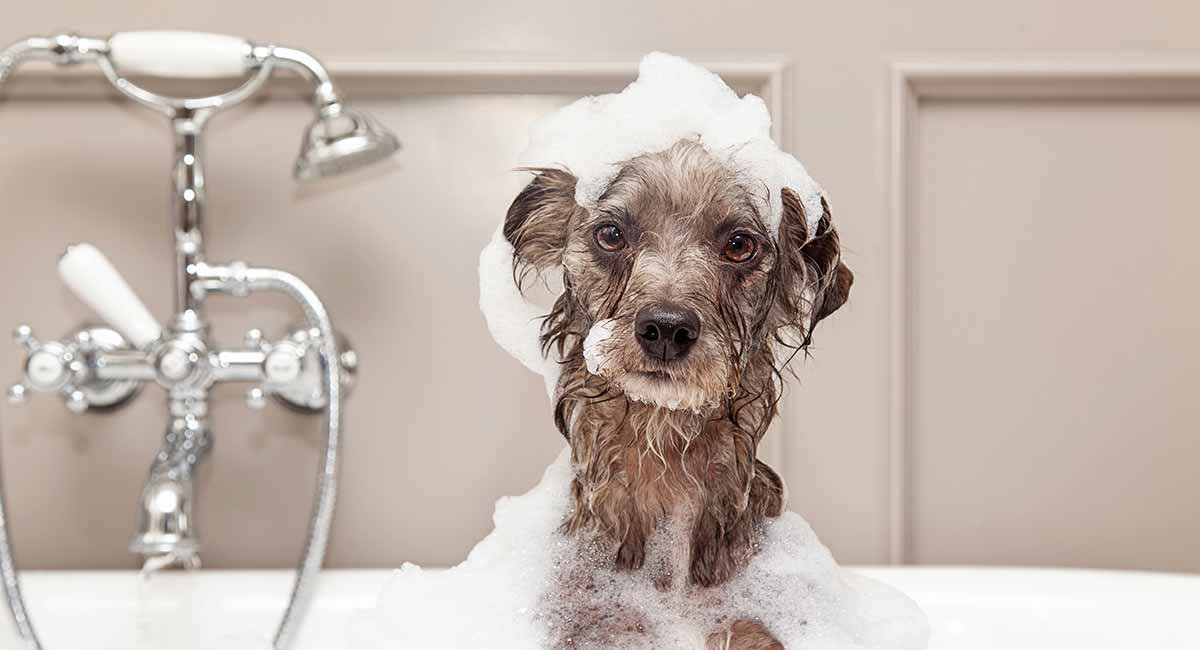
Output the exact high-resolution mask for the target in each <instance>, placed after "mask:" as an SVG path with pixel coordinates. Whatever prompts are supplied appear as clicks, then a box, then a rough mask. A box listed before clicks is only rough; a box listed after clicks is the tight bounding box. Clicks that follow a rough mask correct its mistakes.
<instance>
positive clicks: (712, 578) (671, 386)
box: [504, 140, 853, 650]
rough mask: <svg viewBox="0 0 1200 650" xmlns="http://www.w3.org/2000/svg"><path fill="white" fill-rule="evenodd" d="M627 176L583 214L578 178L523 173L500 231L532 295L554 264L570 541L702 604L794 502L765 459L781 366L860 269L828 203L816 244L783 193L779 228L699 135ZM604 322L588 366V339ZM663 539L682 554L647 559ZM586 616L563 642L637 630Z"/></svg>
mask: <svg viewBox="0 0 1200 650" xmlns="http://www.w3.org/2000/svg"><path fill="white" fill-rule="evenodd" d="M619 169H620V171H619V173H618V174H617V175H616V177H615V178H614V179H613V180H612V181H611V182H610V183H609V185H608V187H607V189H606V190H605V192H604V193H603V194H602V196H601V197H600V198H599V200H598V202H597V205H596V206H595V207H592V208H584V207H581V206H580V205H578V204H577V203H576V200H575V186H576V179H575V177H574V176H573V175H572V174H571V173H570V172H569V171H567V170H562V169H550V168H541V169H532V170H529V171H531V172H533V174H534V176H533V180H532V181H531V182H530V183H529V184H528V185H527V186H526V187H525V189H524V190H523V191H522V192H521V193H520V194H519V195H518V196H517V198H516V200H515V201H514V202H513V204H512V206H511V207H510V209H509V211H508V215H507V219H506V222H505V225H504V234H505V236H506V238H507V239H508V240H509V242H510V243H512V245H513V247H514V249H515V251H516V255H515V266H514V269H513V272H514V273H515V274H516V276H517V278H518V281H519V282H520V283H522V287H524V286H526V283H528V282H529V281H531V280H532V279H534V278H536V277H537V276H539V275H540V274H541V273H543V272H547V271H549V270H551V269H558V268H561V269H562V272H563V278H562V280H563V285H564V291H563V292H562V294H561V295H560V296H559V298H558V299H557V301H556V302H555V304H554V306H553V308H552V310H551V312H550V314H549V315H548V316H547V317H546V319H545V321H544V324H543V328H542V343H543V346H544V348H545V350H546V351H547V353H551V352H552V353H554V354H557V355H558V356H559V358H561V359H562V374H561V378H560V380H559V382H558V386H557V390H556V396H555V406H554V419H555V423H556V425H557V427H558V429H559V431H560V432H561V433H562V435H563V436H564V437H565V438H566V439H567V441H568V443H569V444H570V446H571V460H572V465H573V468H574V472H575V477H574V481H573V483H572V487H571V497H572V502H571V504H570V509H569V511H568V515H567V518H566V520H565V521H564V522H563V524H562V531H563V532H564V534H566V535H568V536H570V537H572V538H575V539H578V540H580V541H581V542H582V543H583V544H584V545H586V546H587V548H590V549H592V551H590V552H592V553H596V554H598V555H599V557H601V558H602V560H603V561H604V562H607V563H609V564H610V565H611V568H615V569H616V570H619V571H628V572H642V573H644V574H645V575H646V579H647V580H653V581H654V583H655V584H656V585H657V586H658V588H659V589H660V590H668V589H685V590H692V591H694V592H695V593H696V594H697V597H698V598H702V597H703V594H704V592H705V590H709V591H713V590H711V588H712V587H716V586H718V585H721V584H722V583H724V582H726V581H728V580H729V579H730V578H731V577H733V576H734V575H736V573H737V572H738V571H739V570H740V569H741V568H742V567H744V566H745V565H746V563H747V562H748V561H749V559H750V557H751V556H752V554H753V552H754V546H755V541H756V535H757V533H758V530H759V526H760V525H761V523H762V522H763V521H764V520H765V519H766V518H770V517H776V516H778V515H779V514H780V513H781V512H782V511H783V509H784V505H785V504H784V500H785V489H784V485H783V481H782V480H781V479H780V477H779V476H778V475H777V474H776V473H775V472H774V471H773V470H772V469H771V468H770V467H768V466H767V465H766V464H765V463H763V462H762V461H760V460H758V459H757V457H756V450H757V447H758V444H759V442H760V441H761V440H762V438H763V435H764V434H765V432H766V431H767V428H768V426H769V425H770V423H771V421H772V420H773V419H774V418H775V416H776V414H777V407H778V403H779V396H780V390H781V388H782V383H783V373H784V372H785V371H786V369H787V363H788V361H790V360H791V358H792V357H793V356H795V355H796V353H797V352H801V351H804V350H805V349H806V347H807V346H808V344H809V342H810V340H811V335H812V330H813V327H814V326H815V325H816V324H817V323H818V322H819V321H821V320H822V319H824V318H825V317H827V316H828V315H829V314H831V313H832V312H833V311H834V310H836V309H837V308H838V307H840V306H841V305H842V304H843V303H844V302H845V301H846V298H847V296H848V294H849V290H850V286H851V283H852V282H853V275H852V274H851V273H850V271H849V269H847V268H846V266H845V265H844V264H843V263H842V261H841V250H840V246H839V241H838V234H837V231H836V230H835V229H834V227H833V224H832V221H831V218H830V214H829V210H828V206H827V205H826V204H824V202H822V204H823V206H824V208H825V209H824V214H822V215H820V218H819V220H818V222H817V224H816V226H815V232H812V233H810V232H809V226H808V219H807V215H806V214H805V213H804V208H803V206H802V205H801V202H800V200H799V199H798V197H797V195H796V194H795V193H793V192H792V191H791V190H789V189H786V188H785V189H783V191H782V196H781V197H780V198H781V200H782V204H783V215H782V222H781V224H780V226H779V230H778V236H775V235H774V234H773V233H772V232H771V231H770V230H769V228H768V226H767V225H766V223H765V221H764V219H763V215H762V214H760V211H759V208H758V207H756V206H759V205H761V204H762V201H761V200H756V198H761V197H756V196H755V195H754V192H756V191H759V192H761V191H762V188H761V187H759V186H755V185H753V184H749V183H746V182H744V181H743V180H742V179H741V178H740V177H739V175H738V173H737V171H736V170H735V169H732V168H730V167H729V166H728V165H727V164H726V163H723V162H722V161H720V160H719V159H717V158H716V157H714V156H713V155H711V154H710V153H709V152H708V151H707V150H706V149H704V147H703V146H701V145H700V144H699V143H698V142H696V141H694V140H681V141H679V142H678V143H676V144H675V145H674V146H672V147H670V148H669V149H667V150H665V151H662V152H656V153H650V154H644V155H640V156H637V157H635V158H633V159H631V160H628V161H625V162H624V163H623V164H622V165H620V167H619ZM647 314H649V316H647ZM656 314H657V315H661V314H666V316H663V317H661V318H659V319H658V320H655V318H656ZM609 319H611V321H612V325H613V333H612V336H611V337H610V338H609V339H608V340H607V341H605V342H604V343H603V344H602V352H603V355H602V356H603V359H604V363H603V364H602V366H601V367H600V368H599V369H598V371H597V373H596V374H593V373H592V372H589V370H588V368H587V366H586V364H585V359H584V341H585V338H586V337H587V335H588V333H589V331H590V330H591V328H592V327H593V325H594V324H596V323H597V322H599V321H602V320H609ZM655 323H658V324H659V325H662V327H659V326H658V325H655ZM680 323H684V324H683V325H680ZM676 326H678V327H677V328H676V329H672V328H673V327H676ZM654 332H657V335H658V337H662V336H664V335H670V336H673V337H674V338H673V339H671V340H665V341H664V340H663V339H662V338H654V339H653V340H651V338H650V335H651V334H652V333H654ZM664 528H667V529H671V530H670V531H669V533H670V534H667V535H665V536H664V535H663V532H662V531H663V530H664ZM656 536H657V537H658V538H661V539H668V540H674V541H671V542H668V543H669V544H674V545H676V546H679V547H681V548H677V549H674V550H675V552H673V553H670V552H668V553H659V554H657V556H658V557H659V558H660V559H656V560H655V564H656V565H655V566H647V553H648V552H647V549H648V546H649V545H650V543H651V540H652V538H655V537H656ZM661 558H677V559H676V560H675V561H674V563H675V564H677V565H678V566H671V564H672V560H670V559H661ZM573 570H574V571H576V572H578V571H580V569H579V568H578V567H576V568H575V569H573ZM572 580H574V581H575V582H576V583H579V581H581V580H582V581H586V580H587V576H581V575H575V576H573V577H572ZM580 611H581V612H583V611H593V610H590V609H588V608H586V607H584V606H581V607H580ZM577 620H578V621H579V624H578V625H577V626H576V627H577V629H574V630H563V631H560V632H559V633H558V635H557V636H556V638H555V640H554V641H553V643H554V647H605V645H606V643H611V642H612V640H613V639H614V638H616V636H623V637H629V636H631V635H632V636H635V637H636V636H637V635H639V634H644V633H645V626H644V625H643V623H642V622H640V621H638V620H635V619H631V618H630V617H627V616H620V615H616V614H615V613H613V612H607V613H604V612H601V613H600V614H596V613H595V612H594V611H593V616H592V617H590V619H589V617H586V616H581V617H577ZM588 620H590V622H586V623H585V621H588ZM606 626H608V627H610V628H612V629H605V628H606ZM704 634H705V637H706V644H705V646H706V648H708V649H709V650H717V649H720V650H758V649H764V650H765V649H768V648H781V647H782V646H781V645H780V644H779V643H778V641H776V640H775V639H774V638H772V637H771V635H770V634H769V633H768V632H767V630H766V627H765V626H764V622H760V621H746V620H742V621H731V622H729V623H728V624H725V625H723V626H722V627H721V628H720V629H713V630H706V631H705V632H704ZM588 639H592V640H593V641H588ZM648 647H649V646H648Z"/></svg>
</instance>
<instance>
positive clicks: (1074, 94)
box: [884, 56, 1200, 564]
mask: <svg viewBox="0 0 1200 650" xmlns="http://www.w3.org/2000/svg"><path fill="white" fill-rule="evenodd" d="M887 70H888V75H887V83H888V90H889V103H888V106H887V110H888V116H887V120H886V122H887V125H888V126H887V130H886V138H885V146H886V150H887V152H888V153H887V163H886V165H887V170H886V176H887V183H886V184H885V187H886V192H887V196H886V197H885V202H884V205H885V206H886V209H887V211H888V216H889V221H888V226H889V237H890V245H889V255H890V257H891V260H890V271H891V283H890V305H889V315H890V317H891V332H890V336H889V347H890V349H891V352H890V359H889V373H888V374H889V386H890V388H889V396H888V399H889V409H888V420H889V422H888V474H889V476H888V491H889V494H888V540H887V542H888V543H887V548H888V560H889V562H891V563H892V564H905V563H908V562H910V561H911V558H910V551H911V548H910V547H911V530H910V514H911V513H910V510H911V502H910V494H909V491H910V478H911V476H910V474H911V462H912V449H911V443H912V431H911V404H910V394H909V390H908V388H909V383H910V381H911V374H910V363H911V358H910V357H911V354H910V352H911V344H912V340H911V331H910V329H911V328H910V320H911V311H910V310H911V300H910V294H911V292H912V291H913V289H914V287H913V286H912V283H911V280H910V278H909V267H908V250H909V234H910V233H909V225H910V211H911V210H912V208H913V206H912V193H913V188H914V187H915V182H914V179H916V178H917V177H918V176H917V175H918V174H919V172H920V170H918V169H915V168H914V161H913V160H912V148H913V144H914V143H915V142H917V141H918V138H919V137H920V134H919V132H918V127H917V121H918V120H917V118H918V116H919V113H920V110H921V103H922V102H925V101H931V100H933V101H937V100H943V101H953V100H970V101H1037V100H1080V101H1123V100H1124V101H1130V100H1137V101H1155V100H1168V101H1169V100H1185V99H1200V60H1196V59H1147V58H1134V57H1130V58H1127V59H1124V60H1121V61H1105V60H1080V59H1065V58H1059V59H1049V60H1029V59H1023V58H1016V57H1003V56H999V57H991V58H987V59H979V58H965V57H951V58H932V59H920V58H896V59H893V60H891V61H890V62H889V63H888V68H887Z"/></svg>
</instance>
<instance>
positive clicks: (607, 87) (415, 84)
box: [0, 58, 787, 143]
mask: <svg viewBox="0 0 1200 650" xmlns="http://www.w3.org/2000/svg"><path fill="white" fill-rule="evenodd" d="M696 62H697V63H698V64H700V65H703V66H704V67H706V68H708V69H709V70H712V71H713V72H716V73H717V74H719V75H721V77H722V78H723V79H725V81H726V82H727V83H728V84H729V85H730V86H732V87H733V88H734V89H736V90H737V91H738V92H741V93H745V92H751V93H754V94H756V95H758V96H759V97H762V99H763V101H765V102H766V103H767V108H768V109H769V110H770V112H771V116H772V118H773V124H772V136H773V137H774V138H775V140H776V141H777V142H780V143H783V142H784V139H783V137H784V135H785V129H784V121H785V117H786V110H785V97H784V82H785V77H786V71H787V63H786V61H784V60H782V59H774V58H764V59H757V60H749V59H748V60H737V61H734V60H728V61H720V60H703V59H697V61H696ZM327 67H328V68H329V71H330V73H331V74H332V75H333V78H334V79H335V80H336V81H337V84H338V85H339V86H340V87H341V88H342V89H343V90H344V91H345V92H346V94H347V95H349V96H351V97H352V98H354V97H358V98H365V99H386V98H393V97H402V96H406V95H425V94H535V95H544V94H578V95H589V94H600V93H607V92H614V91H617V90H620V89H621V88H623V87H624V86H625V85H626V84H628V83H629V82H631V81H633V80H634V79H635V78H636V77H637V67H638V63H637V60H634V59H630V60H625V61H533V60H530V61H478V60H444V61H405V60H386V59H364V60H342V61H338V60H332V61H331V62H329V63H328V64H327ZM133 79H134V80H135V81H138V82H144V81H145V80H144V79H138V78H137V77H134V78H133ZM205 83H206V86H205V88H204V90H203V91H202V92H216V91H218V90H219V89H227V88H228V85H224V86H222V85H217V86H215V87H214V86H212V85H211V82H205ZM153 88H154V89H155V90H160V91H162V92H168V93H177V94H183V93H185V92H189V90H188V89H190V92H191V93H193V94H194V93H196V88H197V86H196V85H195V84H192V85H188V84H187V83H181V82H178V81H173V80H156V81H155V82H154V85H153ZM305 90H306V85H305V84H304V83H303V82H301V81H300V80H299V79H298V78H293V77H292V75H289V74H287V73H284V74H281V75H279V77H278V78H277V79H274V80H272V82H271V83H270V85H269V87H268V88H267V90H266V91H265V92H266V95H265V96H266V97H272V96H274V97H278V96H280V95H283V96H292V97H294V98H297V99H301V98H303V97H305ZM118 96H119V95H118V94H117V93H116V92H115V91H114V90H113V89H112V88H111V87H110V86H109V84H108V82H107V81H106V80H105V79H104V77H103V75H101V74H100V73H99V71H98V70H96V69H95V68H94V67H88V66H81V67H78V68H69V69H61V68H54V67H51V66H49V65H46V64H41V63H31V64H29V65H27V66H25V67H22V68H21V69H20V70H19V71H18V72H17V73H16V74H15V75H14V76H13V77H12V78H11V79H10V80H9V82H8V83H6V85H5V86H4V89H3V91H2V92H0V100H4V99H15V100H21V99H43V100H44V99H61V100H68V99H71V100H84V99H107V98H114V97H118Z"/></svg>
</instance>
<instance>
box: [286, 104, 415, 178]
mask: <svg viewBox="0 0 1200 650" xmlns="http://www.w3.org/2000/svg"><path fill="white" fill-rule="evenodd" d="M332 108H333V110H329V108H327V109H326V110H323V111H321V114H320V115H318V116H317V119H316V120H315V121H313V123H312V124H310V125H309V127H308V129H307V130H306V131H305V132H304V139H303V140H302V141H301V143H300V155H299V157H297V158H296V168H295V172H294V175H295V177H296V179H297V180H301V181H308V180H313V179H317V178H324V177H327V176H334V175H337V174H341V173H343V172H348V171H351V170H355V169H359V168H361V167H366V166H367V165H370V164H372V163H376V162H379V161H381V160H384V159H386V158H387V157H388V156H390V155H392V154H393V153H395V152H396V151H397V150H399V149H400V141H399V140H398V139H397V138H396V136H395V134H393V133H392V132H391V131H389V130H388V129H387V128H386V127H384V126H383V125H382V124H380V123H379V122H378V121H377V120H375V119H374V118H372V117H371V116H370V115H367V114H366V113H363V112H360V111H354V110H350V109H348V108H345V107H344V106H342V105H341V104H335V105H334V107H332Z"/></svg>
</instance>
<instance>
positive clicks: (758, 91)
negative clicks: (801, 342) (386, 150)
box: [0, 57, 791, 476]
mask: <svg viewBox="0 0 1200 650" xmlns="http://www.w3.org/2000/svg"><path fill="white" fill-rule="evenodd" d="M695 61H696V63H698V64H699V65H702V66H704V67H706V68H707V69H709V70H711V71H713V72H715V73H717V74H719V75H720V76H721V77H722V78H723V79H724V80H725V81H726V83H728V84H729V85H730V86H731V87H733V88H734V89H735V90H737V91H738V92H739V93H747V92H749V93H753V94H755V95H758V96H759V97H761V98H762V99H763V101H764V102H766V104H767V108H768V110H769V111H770V113H771V117H772V124H771V135H772V137H773V138H774V139H775V141H776V142H778V143H780V146H782V147H784V148H786V143H787V141H786V139H785V137H786V133H787V131H786V120H787V116H788V111H787V105H786V100H787V97H786V89H785V83H786V77H787V69H788V63H787V62H786V61H785V60H783V59H779V58H773V57H762V58H756V59H752V58H747V59H742V60H706V59H703V58H697V59H695ZM326 64H327V67H328V69H329V71H330V74H331V75H332V76H333V78H334V80H335V81H336V82H337V84H338V86H339V87H340V88H341V89H342V90H343V92H345V93H346V95H347V96H348V97H350V98H351V100H352V101H353V100H355V99H365V100H381V99H382V100H386V99H394V98H401V97H405V96H412V95H438V94H442V95H448V94H455V95H463V94H467V95H471V94H519V95H547V94H555V95H559V94H564V95H592V94H601V93H609V92H615V91H618V90H620V89H621V88H623V87H625V85H627V84H628V83H629V82H631V81H633V80H634V79H635V78H636V77H637V69H638V59H636V58H630V59H626V60H610V61H598V60H592V61H546V60H508V61H499V60H497V61H482V60H453V59H451V60H399V59H396V60H390V59H359V60H354V59H344V60H337V59H336V58H331V59H330V60H329V61H327V62H326ZM132 80H133V81H134V82H136V83H139V84H146V85H147V86H148V87H150V88H152V89H154V90H155V91H157V92H162V93H166V94H174V95H197V94H205V93H218V92H223V91H225V90H228V89H229V87H230V85H229V83H228V82H225V83H222V82H220V81H218V82H215V83H214V82H210V81H204V82H181V81H178V80H164V79H153V80H147V79H143V78H138V77H133V78H132ZM308 88H309V87H308V85H307V84H306V83H305V82H303V81H302V80H301V79H300V78H299V77H297V76H295V75H292V74H288V73H286V72H284V73H283V74H279V75H277V77H276V78H274V79H272V81H271V82H270V83H269V84H268V86H267V88H266V89H265V90H264V91H263V94H262V97H263V98H264V99H279V98H286V99H293V100H296V101H307V98H308V92H309V90H308ZM39 100H40V101H47V100H49V101H117V102H121V103H122V104H123V105H128V106H129V107H130V108H129V110H133V111H141V110H142V109H141V108H139V107H137V106H134V105H133V103H132V102H128V101H127V100H125V99H124V98H123V97H122V96H121V95H120V94H119V93H118V92H117V91H116V90H115V89H113V88H112V86H111V85H110V84H109V83H108V81H107V80H106V79H105V78H104V76H103V75H102V74H101V73H100V72H99V70H97V69H96V68H95V67H94V66H87V65H81V66H77V67H72V68H66V69H64V68H57V67H54V66H51V65H49V64H44V63H30V64H28V65H26V66H23V67H22V68H21V69H20V70H18V71H17V73H16V74H14V75H13V76H12V77H11V78H10V79H9V80H8V82H6V83H5V85H4V86H3V87H0V106H2V105H3V103H4V102H5V101H39ZM522 128H523V127H522ZM785 411H786V409H785ZM776 428H777V431H776V432H775V433H774V434H772V435H768V436H767V438H766V440H765V442H764V443H763V447H764V449H763V450H764V455H765V456H766V457H768V458H770V459H771V460H772V463H773V464H774V465H775V467H776V469H777V470H778V471H779V472H780V474H781V475H783V476H786V470H785V468H784V467H783V465H784V461H785V454H786V449H785V440H784V437H785V436H784V435H781V433H783V432H789V431H791V428H790V427H789V426H788V422H787V421H786V420H785V419H784V418H783V417H781V418H779V419H778V421H777V423H776Z"/></svg>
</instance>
